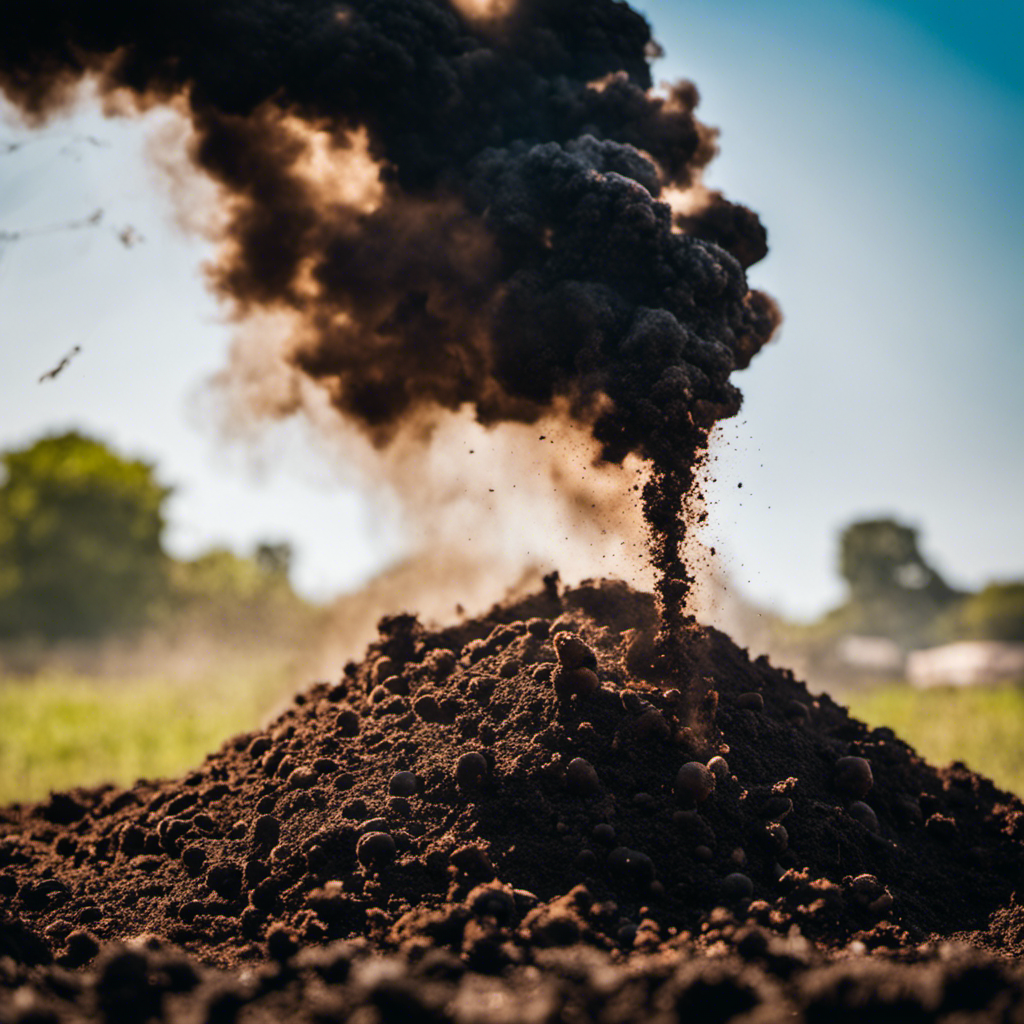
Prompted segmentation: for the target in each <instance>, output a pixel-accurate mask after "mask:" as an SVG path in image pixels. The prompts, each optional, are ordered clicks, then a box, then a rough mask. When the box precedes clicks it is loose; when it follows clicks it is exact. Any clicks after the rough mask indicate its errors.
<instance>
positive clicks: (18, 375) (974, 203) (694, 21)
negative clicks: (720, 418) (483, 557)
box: [0, 0, 1024, 615]
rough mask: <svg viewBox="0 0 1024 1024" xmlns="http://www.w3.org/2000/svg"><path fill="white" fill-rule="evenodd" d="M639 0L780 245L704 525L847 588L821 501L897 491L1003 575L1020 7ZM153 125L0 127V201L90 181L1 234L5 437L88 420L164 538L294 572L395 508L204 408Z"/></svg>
mask: <svg viewBox="0 0 1024 1024" xmlns="http://www.w3.org/2000/svg"><path fill="white" fill-rule="evenodd" d="M637 6H638V7H639V8H640V9H641V10H643V11H645V13H646V14H647V15H648V17H649V18H650V19H651V21H652V23H653V25H654V28H655V35H656V37H657V38H658V39H659V41H660V42H661V43H662V45H663V46H664V48H665V51H666V57H665V58H664V59H663V60H661V61H659V62H658V65H657V67H656V74H657V75H658V76H659V77H660V78H664V79H671V78H675V77H679V76H685V77H689V78H691V79H693V80H694V81H695V82H696V83H697V84H698V86H699V87H700V90H701V93H702V97H703V101H702V104H701V108H700V110H701V114H702V116H703V118H704V119H705V120H706V121H708V122H709V123H711V124H714V125H717V126H719V127H720V129H721V132H722V134H721V139H720V145H721V154H720V156H719V158H718V160H716V162H715V163H714V164H713V165H712V167H711V169H710V171H709V175H708V182H709V184H711V185H712V186H713V187H717V188H721V189H722V190H723V191H725V192H726V194H727V195H729V196H730V197H732V198H734V199H737V200H740V201H742V202H745V203H747V204H748V205H750V206H752V207H753V208H754V209H756V210H757V211H758V212H759V213H760V214H761V216H762V219H763V220H764V222H765V224H766V225H767V227H768V230H769V242H770V244H771V247H772V251H771V253H770V255H769V256H768V258H767V259H766V260H765V261H763V263H761V264H760V265H758V266H757V267H754V268H753V269H752V271H751V275H750V276H751V280H752V282H753V283H754V284H755V285H756V286H758V287H762V288H764V289H766V290H767V291H769V292H771V293H772V294H773V295H775V297H776V298H777V299H778V300H779V302H780V304H781V305H782V308H783V310H784V313H785V316H786V321H785V324H784V326H783V329H782V331H781V334H780V337H779V340H778V343H777V344H774V345H772V346H770V347H769V348H768V349H766V350H765V351H764V352H763V353H762V354H761V355H760V356H759V357H758V359H757V360H756V361H755V364H754V365H753V366H752V367H751V368H750V369H749V370H748V371H745V372H744V373H743V374H741V375H738V378H737V382H738V383H739V384H740V386H741V387H742V388H743V390H744V392H745V394H746V403H745V406H744V410H743V412H742V413H741V415H740V416H739V417H738V418H737V419H736V420H734V421H732V422H730V423H729V424H728V425H727V426H726V427H725V428H724V429H723V430H722V436H721V437H720V438H719V439H718V441H717V444H716V454H717V456H718V462H717V463H716V464H715V474H716V477H717V482H716V483H714V484H713V485H711V496H712V499H713V507H712V512H711V527H710V530H709V540H710V541H711V542H712V543H715V544H716V546H717V547H718V548H719V549H720V550H721V551H723V552H724V559H725V566H726V568H727V570H728V571H729V572H730V573H731V574H732V575H733V576H734V578H735V579H736V580H737V582H738V584H739V586H740V588H741V589H742V590H744V591H746V592H748V593H750V594H752V595H753V596H755V597H756V598H758V599H760V600H771V601H774V602H776V603H777V604H779V605H780V606H781V607H782V608H784V609H786V610H788V611H790V612H792V613H794V614H801V615H812V614H815V613H816V612H818V611H820V610H821V609H823V608H824V607H825V606H827V605H828V604H829V603H830V602H834V601H835V600H836V599H837V598H838V597H839V594H840V588H839V585H838V581H837V580H836V577H835V572H834V562H835V540H836V534H837V532H838V530H839V529H841V528H842V527H843V526H844V525H845V524H847V523H848V522H850V521H852V520H853V519H855V518H858V517H862V516H865V515H875V514H894V515H897V516H899V517H900V518H902V519H904V520H906V521H909V522H911V523H914V524H916V525H918V526H919V527H920V528H921V530H922V534H923V542H924V548H925V551H926V553H927V554H928V555H929V556H930V557H931V558H932V559H933V561H934V562H935V563H936V564H937V565H938V567H939V568H940V569H941V570H943V571H944V572H946V573H947V575H948V576H949V577H951V578H952V579H953V580H954V582H957V583H960V584H962V585H970V586H977V585H980V584H981V583H983V582H985V581H986V580H988V579H990V578H993V577H1003V578H1006V577H1011V576H1017V577H1021V576H1024V515H1022V514H1021V509H1022V508H1024V472H1022V470H1024V457H1022V448H1024V444H1022V440H1021V439H1022V438H1024V401H1022V398H1024V394H1022V391H1024V388H1022V381H1024V338H1022V336H1021V334H1022V328H1021V323H1022V316H1021V313H1022V310H1021V305H1022V296H1024V246H1022V245H1021V242H1020V235H1021V228H1022V226H1024V196H1022V193H1021V190H1020V185H1021V179H1020V168H1021V167H1022V166H1024V73H1022V68H1021V59H1020V56H1019V55H1020V54H1021V53H1022V52H1024V7H1022V6H1021V5H1020V4H1010V3H985V4H974V5H965V4H962V3H959V2H954V0H933V2H925V0H920V2H914V0H897V2H886V3H881V2H868V0H858V2H852V0H815V2H814V3H810V2H804V3H798V2H793V0H788V2H784V0H780V2H776V3H772V4H766V3H763V2H761V3H754V2H753V0H731V2H730V3H728V4H721V3H712V2H710V0H689V2H671V0H661V2H655V0H649V2H646V3H641V4H637ZM157 120H158V118H157ZM156 130H157V125H156V124H155V123H154V119H152V118H150V119H147V120H145V121H144V122H142V123H141V124H140V123H139V122H123V121H104V120H103V119H102V118H101V117H100V116H99V114H98V113H97V112H96V111H95V110H94V109H89V108H84V109H83V110H81V111H80V112H78V113H76V114H75V116H74V117H73V118H71V119H70V120H66V121H62V122H56V123H54V124H53V125H51V126H49V127H48V128H46V129H44V130H43V131H42V132H40V133H36V134H34V135H29V134H27V133H25V132H24V131H22V130H20V129H17V128H16V127H14V126H13V125H10V126H8V127H5V128H3V130H2V131H0V138H6V139H11V140H16V141H22V140H24V141H27V142H28V144H27V145H25V146H23V147H22V148H20V149H18V150H17V151H16V152H12V153H8V154H6V155H3V156H0V231H13V230H17V229H20V228H32V227H38V226H44V225H47V224H57V223H60V222H63V221H66V220H71V219H75V218H80V217H82V216H85V215H87V214H88V213H90V212H91V211H92V210H94V209H96V208H99V207H103V209H104V211H105V217H104V221H103V223H102V224H101V225H100V226H99V227H98V228H92V229H83V230H81V231H76V232H57V233H54V234H52V235H41V236H37V237H32V238H24V239H23V240H20V241H17V242H11V243H8V244H7V245H6V246H4V245H3V242H2V241H0V353H2V363H3V374H2V376H0V409H2V410H3V412H2V415H0V446H4V447H6V446H9V445H12V444H18V443H22V442H25V441H28V440H30V439H32V438H33V437H35V436H37V435H38V434H39V433H40V432H41V431H43V430H45V429H62V428H65V427H68V426H80V427H84V428H86V429H89V430H91V431H93V432H96V433H99V434H100V435H101V436H103V437H105V438H107V439H109V440H111V441H113V442H114V443H116V444H118V445H119V446H120V447H122V448H123V449H125V450H127V451H130V452H132V453H138V454H142V455H146V456H148V457H150V458H152V459H154V460H155V461H156V462H157V463H158V464H159V466H160V468H161V472H162V474H163V476H164V478H165V479H166V480H167V481H168V482H170V483H174V484H177V485H178V487H179V490H178V493H177V494H176V496H175V498H174V501H173V503H172V506H171V517H172V522H171V529H170V532H169V539H170V541H171V543H172V545H173V547H174V548H175V550H177V551H180V552H182V553H189V552H193V551H197V550H199V549H200V548H201V547H203V546H204V545H206V544H209V543H213V542H226V543H229V544H232V545H235V546H237V547H243V548H244V547H245V546H248V545H250V544H252V543H253V542H254V541H255V540H256V539H258V538H262V537H286V538H289V539H291V540H293V541H294V542H295V544H296V546H297V548H298V550H299V555H300V560H299V564H298V578H299V581H300V583H301V585H302V586H303V587H304V588H305V589H306V590H308V591H311V592H318V593H327V592H329V591H330V590H332V589H338V588H341V587H351V586H354V585H357V584H358V583H359V582H360V581H361V580H362V579H365V578H366V576H367V575H368V574H370V573H372V572H373V571H374V569H375V568H377V567H379V566H380V565H382V564H383V563H384V562H385V561H386V560H387V559H388V558H391V557H394V556H395V554H396V553H397V552H398V551H399V550H400V548H401V544H402V538H401V536H400V532H399V530H398V528H397V526H396V525H395V523H394V522H393V520H392V519H390V518H389V517H388V516H384V517H383V518H382V516H381V512H380V509H379V507H375V506H372V505H370V504H368V503H367V501H366V500H365V499H364V498H363V497H362V496H361V495H360V493H359V491H358V488H357V487H356V486H355V485H354V483H353V480H352V477H351V474H349V475H347V476H346V474H345V472H344V469H341V470H340V471H339V470H338V468H337V467H336V466H334V465H331V464H329V463H328V462H327V461H326V460H325V459H324V458H321V457H319V456H318V455H317V454H316V453H315V451H313V450H312V449H311V447H310V445H309V444H308V439H307V438H304V437H303V436H302V431H301V430H300V429H298V428H296V429H292V430H288V431H283V432H281V433H280V434H278V435H276V437H275V439H274V445H273V447H271V448H270V449H269V450H268V449H264V450H263V452H262V453H261V454H260V455H259V456H257V455H254V454H253V453H252V452H251V451H250V450H248V449H245V448H243V447H241V446H237V445H235V446H225V445H224V444H223V443H222V442H221V441H220V440H219V438H218V436H217V434H216V431H215V429H214V428H213V426H212V424H211V422H210V420H209V417H208V416H207V415H206V413H205V412H204V403H203V401H202V383H203V381H204V380H205V379H206V378H207V377H208V376H209V375H210V374H211V373H214V372H216V370H217V369H219V368H220V366H221V365H222V364H223V361H224V358H225V353H226V350H227V346H228V344H229V342H230V337H231V327H230V325H228V324H227V323H225V322H224V320H223V312H222V311H221V310H220V309H218V307H217V305H216V303H215V302H214V300H213V299H212V298H211V297H210V296H209V295H208V294H207V293H206V291H205V289H204V287H203V283H202V274H201V270H200V264H201V261H202V259H203V257H204V254H205V249H204V245H203V243H201V242H200V241H198V240H197V239H195V238H194V237H189V236H187V235H186V234H184V233H183V232H181V231H180V230H179V229H177V228H176V227H175V225H174V204H173V202H172V201H171V199H170V197H169V195H168V190H167V188H166V186H165V184H164V183H163V182H162V180H161V178H160V176H159V175H158V174H157V173H156V172H155V171H154V170H153V168H152V166H151V164H150V163H148V162H147V159H146V149H147V144H146V138H147V136H150V135H152V134H153V132H154V131H156ZM81 136H95V137H96V138H97V139H99V140H100V141H101V142H102V145H96V144H94V142H92V141H90V140H89V139H87V138H82V137H81ZM129 223H130V224H132V225H133V226H134V227H135V228H136V229H137V230H139V231H141V233H142V234H143V235H144V236H145V241H144V243H143V244H140V245H137V246H135V247H133V248H131V249H127V248H125V246H123V245H122V244H121V243H120V241H118V239H117V237H116V229H118V228H120V227H123V226H125V225H127V224H129ZM75 344H79V345H81V346H82V349H83V351H82V353H81V355H80V356H79V357H78V358H77V360H76V361H75V362H74V363H73V364H72V365H71V367H69V368H68V370H67V371H66V372H65V373H64V374H62V375H61V376H60V377H59V378H57V380H55V381H53V382H51V383H48V384H45V385H38V384H37V383H36V381H37V378H38V376H39V375H40V374H41V373H42V372H43V371H44V370H46V369H47V368H48V367H49V366H51V365H53V364H54V363H55V362H56V361H57V360H58V359H59V358H60V357H61V355H62V354H63V353H64V352H66V351H67V350H68V349H70V348H71V346H72V345H75ZM741 482H742V484H743V487H742V489H740V488H739V487H738V486H737V485H738V484H739V483H741Z"/></svg>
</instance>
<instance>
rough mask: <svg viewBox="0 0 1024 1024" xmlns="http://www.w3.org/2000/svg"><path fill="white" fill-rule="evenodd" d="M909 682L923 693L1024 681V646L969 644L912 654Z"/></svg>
mask: <svg viewBox="0 0 1024 1024" xmlns="http://www.w3.org/2000/svg"><path fill="white" fill-rule="evenodd" d="M907 678H908V679H909V680H910V683H911V685H913V686H916V687H918V688H919V689H925V688H927V687H929V686H977V685H978V684H980V683H996V682H1000V681H1003V680H1006V679H1015V678H1024V644H1021V643H1001V642H998V641H995V640H965V641H962V642H960V643H956V644H946V645H945V646H943V647H931V648H929V649H927V650H922V651H911V653H910V654H909V655H908V656H907Z"/></svg>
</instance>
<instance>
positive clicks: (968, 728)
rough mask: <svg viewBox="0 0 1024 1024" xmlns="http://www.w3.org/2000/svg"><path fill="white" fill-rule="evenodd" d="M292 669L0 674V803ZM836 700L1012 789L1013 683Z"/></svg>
mask: <svg viewBox="0 0 1024 1024" xmlns="http://www.w3.org/2000/svg"><path fill="white" fill-rule="evenodd" d="M295 678H296V677H295V671H294V668H293V667H292V666H290V665H289V664H288V663H287V661H286V659H284V658H283V657H278V658H275V657H271V656H265V657H262V658H260V659H249V660H239V661H238V662H237V663H236V664H230V665H229V666H228V667H218V669H217V671H216V672H213V671H212V670H209V671H207V672H205V673H202V674H200V675H198V676H196V677H195V678H192V679H190V680H187V681H180V680H176V679H171V678H169V677H165V676H160V675H152V676H146V677H139V678H123V679H117V678H107V679H92V678H88V677H85V676H76V675H71V674H68V673H56V672H48V673H42V674H40V675H37V676H34V677H31V678H28V679H19V678H0V804H6V803H10V802H12V801H16V800H19V801H28V800H37V799H41V798H42V797H45V796H46V794H47V793H48V792H49V791H50V790H51V789H58V790H59V789H66V788H69V787H71V786H75V785H94V784H97V783H100V782H105V781H113V782H118V783H130V782H132V781H134V780H135V779H136V778H140V777H148V778H155V777H159V776H175V775H178V774H180V773H182V772H184V771H187V770H188V769H189V768H190V767H192V766H194V765H197V764H199V763H200V762H201V761H202V760H203V758H204V757H205V755H206V754H207V753H208V752H210V751H212V750H214V749H215V748H216V747H218V746H219V745H220V744H221V743H222V742H223V741H224V740H225V739H227V738H228V737H229V736H232V735H234V734H235V733H238V732H243V731H246V730H249V729H252V728H255V727H256V726H258V725H259V724H260V722H261V721H263V720H264V719H265V718H266V716H267V715H268V714H269V712H270V711H271V710H272V709H273V708H274V707H275V706H276V705H277V704H279V703H280V702H281V701H283V700H284V699H285V698H287V697H288V696H290V694H291V692H292V691H293V689H294V688H295ZM842 700H843V702H844V703H845V702H848V703H849V705H850V710H851V711H852V713H853V714H854V715H855V716H856V717H857V718H860V719H862V720H864V721H866V722H867V723H868V724H869V725H873V726H874V725H888V726H890V727H891V728H892V729H894V730H895V732H896V734H897V735H898V736H900V737H902V738H903V739H905V740H906V741H907V742H908V743H910V744H911V745H912V746H914V747H916V748H917V750H918V751H919V752H920V753H921V754H923V755H924V756H925V757H926V758H928V760H930V761H932V762H933V763H935V764H945V763H947V762H949V761H952V760H961V761H965V762H966V763H967V764H968V765H970V766H971V767H972V768H974V769H976V770H977V771H980V772H982V773H983V774H985V775H988V776H989V777H991V778H992V779H993V780H994V781H995V782H996V783H997V784H998V785H1000V786H1002V787H1004V788H1006V789H1009V790H1011V791H1013V792H1016V793H1019V794H1024V687H1021V686H1019V685H1013V684H1006V685H1002V686H993V687H979V688H975V689H969V690H952V689H942V690H927V691H918V690H913V689H911V688H910V687H909V686H907V685H906V684H903V683H893V684H888V685H884V686H879V687H876V688H873V689H870V690H865V691H862V692H860V693H854V694H847V695H846V696H845V697H843V698H842Z"/></svg>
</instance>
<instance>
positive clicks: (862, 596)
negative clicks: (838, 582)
mask: <svg viewBox="0 0 1024 1024" xmlns="http://www.w3.org/2000/svg"><path fill="white" fill-rule="evenodd" d="M839 546H840V553H839V570H840V572H841V573H842V576H843V579H845V580H846V583H847V586H848V587H849V596H848V598H847V600H846V602H845V603H844V604H843V605H841V606H840V607H839V608H837V609H836V610H835V611H833V612H831V613H830V614H829V615H828V616H826V618H825V619H824V620H823V624H824V625H825V627H826V629H827V630H828V631H829V632H833V633H845V634H849V633H863V634H870V635H873V636H885V637H889V638H890V639H892V640H895V641H897V642H898V643H901V644H904V645H905V646H908V647H910V646H915V645H918V644H921V643H928V642H930V641H932V639H933V638H934V636H935V634H936V629H937V622H938V619H939V616H940V615H942V614H943V613H944V612H946V611H947V610H948V609H950V608H951V607H953V606H954V605H956V604H958V603H959V602H960V600H961V599H962V598H963V597H964V594H963V593H961V592H960V591H957V590H955V589H953V588H952V587H950V586H949V584H947V583H946V581H945V580H944V579H943V578H942V577H941V576H940V575H939V573H938V572H936V570H935V569H933V568H932V567H931V566H930V565H929V564H928V563H927V562H926V561H925V559H924V557H923V556H922V555H921V552H920V550H919V548H918V541H917V530H915V529H913V527H910V526H905V525H904V524H902V523H899V522H897V521H896V520H894V519H870V520H862V521H860V522H856V523H853V524H852V525H850V526H849V527H847V528H846V529H845V530H844V531H843V534H842V536H841V538H840V545H839Z"/></svg>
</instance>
